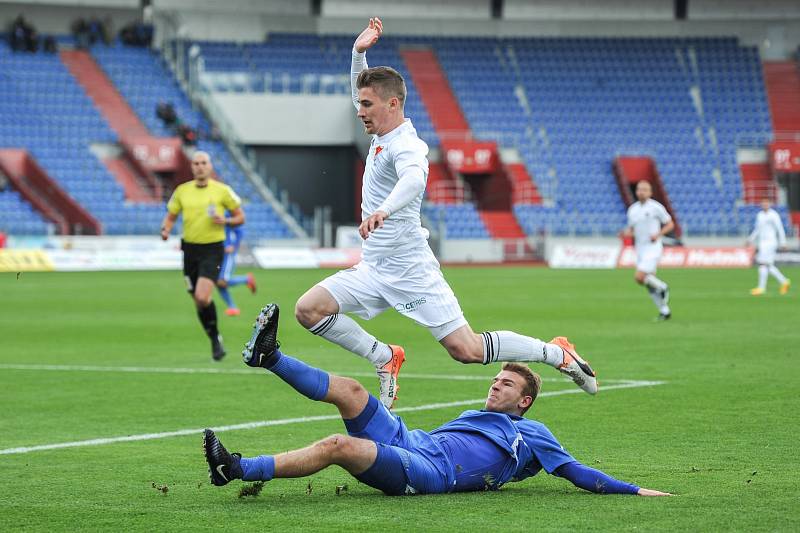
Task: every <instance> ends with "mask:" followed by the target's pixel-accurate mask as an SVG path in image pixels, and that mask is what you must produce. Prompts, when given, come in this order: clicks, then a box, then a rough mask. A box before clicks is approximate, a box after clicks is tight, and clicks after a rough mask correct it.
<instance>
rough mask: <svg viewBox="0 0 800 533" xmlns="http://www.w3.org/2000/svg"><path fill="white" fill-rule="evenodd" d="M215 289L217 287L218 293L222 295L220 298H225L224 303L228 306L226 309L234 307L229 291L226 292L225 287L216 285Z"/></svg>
mask: <svg viewBox="0 0 800 533" xmlns="http://www.w3.org/2000/svg"><path fill="white" fill-rule="evenodd" d="M217 289H219V294H220V296H222V299H223V300H225V305H227V306H228V309H231V308H233V309H235V308H236V304H235V303H233V298H232V297H231V293H230V292H228V289H226V288H225V287H217Z"/></svg>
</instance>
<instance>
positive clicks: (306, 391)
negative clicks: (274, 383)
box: [267, 348, 330, 400]
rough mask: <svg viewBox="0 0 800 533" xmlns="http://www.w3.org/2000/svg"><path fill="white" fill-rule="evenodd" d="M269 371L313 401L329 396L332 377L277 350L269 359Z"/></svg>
mask: <svg viewBox="0 0 800 533" xmlns="http://www.w3.org/2000/svg"><path fill="white" fill-rule="evenodd" d="M267 370H269V371H270V372H272V373H273V374H275V375H276V376H278V377H279V378H281V379H282V380H283V381H285V382H286V383H287V384H289V385H290V386H291V387H292V388H293V389H294V390H296V391H297V392H299V393H300V394H302V395H303V396H305V397H306V398H309V399H311V400H321V399H323V398H325V396H326V395H327V394H328V387H329V385H330V376H328V373H327V372H325V371H324V370H320V369H319V368H315V367H313V366H311V365H308V364H306V363H304V362H303V361H301V360H299V359H295V358H294V357H292V356H290V355H286V354H285V353H283V352H281V351H280V350H279V349H277V348H276V349H275V353H273V354H272V356H271V357H270V358H269V366H268V367H267Z"/></svg>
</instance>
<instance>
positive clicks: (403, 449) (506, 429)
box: [203, 304, 669, 496]
mask: <svg viewBox="0 0 800 533" xmlns="http://www.w3.org/2000/svg"><path fill="white" fill-rule="evenodd" d="M278 318H279V309H278V306H277V305H275V304H270V305H268V306H266V307H264V308H263V309H262V311H261V313H260V314H259V316H258V318H257V320H256V324H255V328H254V332H253V335H252V337H251V338H250V341H249V342H248V343H247V344H246V346H245V349H244V351H243V352H242V355H243V357H244V361H245V363H246V364H247V365H249V366H252V367H262V368H265V369H267V370H269V371H270V372H272V373H273V374H275V375H277V376H278V377H279V378H281V379H282V380H283V381H285V382H286V383H287V384H289V385H290V386H291V387H293V388H294V389H295V390H297V392H299V393H300V394H302V395H304V396H306V397H307V398H309V399H311V400H317V401H323V402H326V403H331V404H333V405H335V406H336V407H337V408H338V409H339V413H340V414H341V416H342V419H343V422H344V425H345V428H346V429H347V435H331V436H330V437H327V438H325V439H323V440H321V441H319V442H316V443H314V444H312V445H311V446H308V447H306V448H302V449H298V450H294V451H289V452H285V453H280V454H277V455H261V456H258V457H252V458H245V457H242V456H241V455H239V454H238V453H233V454H231V453H229V452H228V451H227V450H226V448H225V447H224V446H223V445H222V443H221V442H220V441H219V439H218V438H217V436H216V435H215V434H214V432H213V431H211V430H210V429H207V430H205V433H204V436H203V448H204V452H205V456H206V461H207V462H208V468H209V475H210V477H211V482H212V483H213V484H214V485H217V486H221V485H226V484H227V483H228V482H230V481H231V480H233V479H242V480H244V481H269V480H272V479H275V478H297V477H305V476H309V475H312V474H314V473H316V472H319V471H320V470H322V469H324V468H327V467H328V466H331V465H338V466H341V467H342V468H344V469H345V470H347V471H348V472H349V473H350V474H351V475H353V476H354V477H355V478H356V479H357V480H359V481H361V482H362V483H364V484H366V485H369V486H370V487H373V488H376V489H378V490H380V491H383V492H384V493H385V494H387V495H391V496H399V495H405V494H439V493H448V492H466V491H475V490H495V489H499V488H500V487H501V486H503V485H504V484H505V483H507V482H512V481H521V480H523V479H525V478H528V477H531V476H534V475H536V474H537V473H539V471H541V470H542V469H544V470H545V471H546V472H547V473H548V474H552V475H555V476H558V477H561V478H564V479H567V480H569V481H570V482H572V483H573V484H574V485H575V486H577V487H580V488H582V489H585V490H588V491H591V492H597V493H605V494H638V495H640V496H669V493H666V492H660V491H656V490H651V489H645V488H641V487H638V486H636V485H632V484H630V483H626V482H623V481H619V480H617V479H614V478H613V477H611V476H609V475H607V474H605V473H603V472H600V471H599V470H595V469H593V468H589V467H587V466H585V465H583V464H581V463H580V462H578V461H577V460H576V459H575V458H573V457H572V456H571V455H570V454H569V453H567V452H566V451H565V450H564V448H563V447H562V446H561V445H560V444H559V443H558V441H557V440H556V438H555V437H554V436H553V434H552V433H551V432H550V430H548V429H547V427H545V425H544V424H542V423H540V422H536V421H535V420H530V419H527V418H524V417H523V415H524V414H525V412H526V411H528V409H530V407H531V405H532V404H533V402H534V400H535V399H536V396H537V395H538V393H539V388H540V384H541V380H540V378H539V376H538V375H537V374H535V373H534V372H532V371H531V370H530V369H529V368H528V367H527V366H526V365H523V364H520V363H514V362H508V363H505V364H504V365H503V367H502V370H501V371H500V372H499V373H498V374H497V375H496V376H495V378H494V379H493V380H492V384H491V387H490V388H489V394H488V397H487V399H486V405H485V406H484V408H483V409H482V410H469V411H464V412H463V413H461V415H460V416H459V417H458V418H456V419H455V420H451V421H449V422H447V423H445V424H444V425H442V426H440V427H438V428H436V429H434V430H433V431H429V432H426V431H422V430H419V429H417V430H409V429H408V428H407V427H406V425H405V423H404V422H403V421H402V419H401V418H400V417H399V416H397V415H394V414H392V413H391V412H390V411H389V409H388V408H387V407H386V406H384V405H383V404H382V403H381V402H380V401H379V400H378V399H377V398H376V397H374V396H372V395H371V394H369V393H368V392H367V391H366V389H365V388H364V387H363V386H362V385H361V384H360V383H359V382H357V381H356V380H354V379H350V378H344V377H339V376H335V375H331V374H328V373H326V372H324V371H322V370H320V369H317V368H314V367H311V366H309V365H307V364H305V363H303V362H302V361H300V360H298V359H295V358H293V357H291V356H289V355H286V354H284V353H282V352H281V351H280V349H279V346H278V343H277V340H276V339H277V334H278Z"/></svg>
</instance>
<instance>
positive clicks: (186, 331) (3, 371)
mask: <svg viewBox="0 0 800 533" xmlns="http://www.w3.org/2000/svg"><path fill="white" fill-rule="evenodd" d="M785 273H786V274H787V275H789V276H790V277H793V278H794V279H795V280H797V281H798V282H800V269H786V270H785ZM327 274H329V272H328V271H321V270H313V271H311V270H310V271H296V270H291V271H257V272H256V276H257V278H258V281H259V283H260V291H259V294H258V295H257V296H256V297H253V296H251V295H250V294H249V293H247V291H246V290H238V291H236V293H235V297H236V299H237V301H238V303H239V306H240V307H241V309H242V316H240V317H238V318H229V317H226V316H224V315H221V316H220V322H221V330H222V332H223V335H224V336H225V341H226V345H227V348H228V352H229V355H228V357H227V358H226V359H225V360H224V361H222V362H221V363H212V361H211V359H210V351H209V346H208V342H207V340H206V338H205V336H204V335H203V334H202V331H201V329H200V325H199V323H198V322H197V318H196V316H195V314H194V311H193V308H192V304H191V301H190V300H189V298H188V297H187V296H186V295H185V292H184V291H183V283H182V280H181V276H180V274H179V273H177V272H153V273H74V274H68V273H46V274H33V273H24V274H22V275H21V276H20V277H19V279H17V277H16V276H15V275H14V274H2V275H0V294H2V306H1V308H0V329H1V330H2V343H0V405H2V406H3V414H2V417H0V452H2V453H0V471H1V472H2V480H3V484H2V485H3V495H2V497H0V501H2V512H1V513H0V530H2V531H12V530H48V531H54V530H70V531H72V530H81V529H91V530H98V529H104V530H117V531H118V530H154V529H160V530H164V531H175V530H199V529H230V530H264V529H274V530H301V529H302V530H339V531H345V530H346V531H351V530H390V531H412V530H413V531H425V530H459V531H470V530H477V529H485V528H487V527H493V528H498V529H500V530H502V531H532V530H535V529H537V530H539V529H543V530H570V531H574V530H587V529H596V530H608V531H625V530H634V529H635V530H646V531H651V530H693V531H712V530H740V531H756V530H771V531H797V530H799V529H800V512H799V511H798V510H797V497H798V488H797V487H798V484H797V479H798V477H799V476H800V466H798V463H797V461H796V459H795V458H796V455H797V454H796V450H797V447H796V442H797V435H798V430H797V422H798V419H800V415H798V412H800V410H799V409H798V407H800V402H798V399H797V391H798V382H799V381H800V370H798V369H799V368H800V366H798V364H797V356H798V352H799V351H800V350H798V346H799V345H800V329H798V319H799V318H800V303H798V294H800V283H798V284H797V286H796V287H795V289H794V291H793V292H791V293H790V294H789V295H787V296H783V297H780V296H778V295H777V289H776V287H775V285H774V282H771V283H772V284H771V286H770V292H769V294H768V295H767V296H765V297H761V298H753V297H751V296H749V294H748V289H749V288H750V287H751V286H752V285H753V284H754V282H755V278H756V273H755V272H754V271H753V270H725V271H723V270H695V271H688V270H664V271H662V276H663V278H664V279H665V280H666V281H667V282H669V283H670V285H671V287H672V306H673V316H674V318H673V320H672V321H670V322H667V323H654V322H653V321H652V319H653V318H654V316H655V315H656V312H655V308H654V307H653V305H652V303H651V302H650V300H649V298H648V296H647V293H646V292H645V291H644V290H643V289H641V288H639V287H637V286H635V285H634V283H633V281H632V279H631V278H632V273H631V272H630V271H555V270H547V269H541V268H496V269H493V268H450V269H446V271H445V275H446V277H447V278H448V280H449V281H450V283H451V285H452V286H453V289H454V290H455V292H456V294H457V295H458V296H459V299H460V301H461V304H462V307H463V308H464V311H465V314H466V316H467V318H468V319H469V320H470V323H471V325H472V326H473V328H474V329H475V330H476V331H481V330H491V329H510V330H515V331H518V332H520V333H525V334H529V335H532V336H536V337H540V338H543V339H550V338H551V337H553V336H555V335H567V336H569V337H570V339H571V340H572V341H573V342H575V343H576V345H577V347H578V350H579V351H580V352H581V353H582V354H583V355H584V356H585V357H586V358H587V359H589V360H590V361H591V362H592V364H593V366H594V368H595V369H596V370H597V372H598V377H599V379H600V383H601V385H600V386H601V389H600V393H599V394H598V395H597V396H596V397H590V396H588V395H586V394H583V393H581V394H571V393H567V394H560V393H558V391H562V390H563V391H567V390H570V391H571V390H572V389H574V388H575V387H574V386H573V385H572V384H571V383H569V382H565V381H563V380H561V379H560V378H559V375H558V374H557V373H556V372H555V371H554V370H553V369H551V368H549V367H545V366H541V365H537V366H535V369H536V370H537V371H539V372H540V373H541V375H542V376H543V377H544V378H545V379H546V381H545V383H544V392H546V393H556V394H552V395H547V396H544V397H542V398H540V399H539V400H538V401H537V402H536V404H535V405H534V408H533V409H532V411H531V412H530V413H529V416H531V417H533V418H536V419H538V420H541V421H542V422H544V423H546V424H547V425H548V426H549V427H550V429H551V430H552V431H553V433H554V434H555V435H556V437H558V438H559V440H560V441H561V443H562V444H563V445H564V446H565V447H566V448H567V450H569V451H570V452H571V453H572V454H573V455H574V456H575V457H576V458H577V459H578V460H580V461H582V462H584V463H586V464H588V465H590V466H594V467H597V468H600V469H602V470H604V471H606V472H607V473H609V474H611V475H614V476H616V477H618V478H621V479H624V480H626V481H630V482H633V483H637V484H639V485H642V486H645V487H648V488H654V489H661V490H666V491H670V492H674V493H676V494H677V496H675V497H673V498H640V497H632V496H598V495H593V494H589V493H586V492H583V491H580V490H579V489H576V488H574V487H573V486H572V485H571V484H569V483H568V482H566V481H564V480H561V479H558V478H554V477H551V476H547V475H546V474H543V473H542V474H540V475H538V476H536V477H534V478H530V479H528V480H526V481H524V482H522V483H509V484H508V485H506V486H505V487H504V488H503V489H502V490H500V491H497V492H482V493H469V494H454V495H439V496H417V497H405V498H389V497H386V496H383V495H382V494H380V493H379V492H377V491H375V490H373V489H370V488H369V487H366V486H364V485H361V484H359V483H358V482H356V481H355V480H354V479H352V478H351V477H350V476H349V475H348V474H347V473H346V472H344V471H343V470H341V469H339V468H335V467H334V468H331V469H328V470H326V471H323V472H321V473H319V474H317V475H315V476H313V477H311V478H307V479H298V480H275V481H272V482H270V483H267V484H266V485H265V486H264V487H263V490H262V491H261V492H260V494H258V495H257V496H245V497H241V498H240V497H239V492H240V490H241V489H242V487H244V485H243V484H241V483H238V482H234V483H231V484H230V485H228V486H226V487H224V488H217V487H213V486H211V485H210V484H209V482H208V476H207V472H206V466H205V462H204V460H203V457H202V452H201V433H200V431H199V430H201V429H202V428H204V427H222V426H234V425H237V424H247V423H250V422H261V421H276V420H284V419H294V418H302V417H309V416H326V415H335V414H336V412H335V409H334V408H333V407H332V406H328V405H325V404H321V403H315V402H311V401H308V400H306V399H304V398H302V397H300V396H299V395H298V394H296V393H295V392H294V391H292V390H291V389H290V388H289V387H288V386H286V385H285V384H284V383H282V382H281V381H279V380H278V379H277V378H275V377H274V376H270V375H268V374H266V373H263V372H260V371H257V370H250V369H247V368H246V367H245V366H244V365H243V364H242V363H241V360H240V358H239V356H238V352H239V350H240V348H241V345H242V344H243V343H244V341H245V340H246V339H247V338H248V337H249V335H250V328H251V324H252V320H253V318H254V317H255V315H256V313H257V312H258V309H259V308H260V306H261V305H263V304H264V303H266V302H268V301H275V302H278V303H279V304H280V305H281V306H282V308H283V317H282V322H281V334H280V338H281V341H282V343H283V348H284V350H285V351H286V352H287V353H289V354H293V355H296V356H298V357H300V358H302V359H304V360H306V361H308V362H309V363H311V364H314V365H317V366H320V367H322V368H325V369H327V370H330V371H334V372H341V373H346V374H349V375H354V376H356V377H358V378H359V379H360V380H361V381H362V383H364V384H365V385H366V386H367V387H368V388H369V389H370V390H373V391H375V390H376V389H377V381H376V379H375V378H374V377H370V373H371V367H370V365H369V364H368V363H367V362H366V361H364V360H362V359H360V358H357V357H355V356H353V355H351V354H349V353H347V352H345V351H343V350H341V349H339V348H338V347H335V346H333V345H331V344H328V343H327V342H325V341H324V340H322V339H320V338H318V337H315V336H313V335H311V334H310V333H308V332H306V331H304V330H303V329H302V328H301V327H300V326H298V325H297V324H296V323H295V322H294V320H293V317H292V310H293V306H294V302H295V301H296V299H297V298H298V297H299V296H300V295H301V294H302V293H303V292H304V291H305V290H306V289H307V288H308V287H310V286H311V285H312V284H314V283H315V282H317V281H318V280H320V279H322V278H323V277H325V276H326V275H327ZM218 308H219V309H221V308H222V307H221V302H220V301H219V300H218ZM367 327H368V329H369V330H370V331H371V332H373V333H375V334H376V335H377V336H378V337H379V338H382V339H384V340H386V341H388V342H392V343H399V344H403V345H404V346H405V348H406V352H407V354H408V360H407V362H406V366H404V368H403V374H401V380H402V381H401V383H402V390H401V392H400V399H399V401H398V403H397V407H398V408H411V407H422V406H428V405H430V404H434V403H447V402H456V401H469V400H479V399H480V398H482V397H485V394H486V391H487V388H488V384H489V379H490V378H491V376H493V375H494V372H495V371H496V370H497V368H496V367H483V366H480V365H473V366H464V365H459V364H458V363H456V362H455V361H452V360H451V359H450V358H449V357H448V356H447V354H446V352H445V351H444V350H443V349H442V348H441V347H440V346H439V345H438V344H437V343H436V342H435V341H434V340H433V338H432V337H431V336H430V334H429V333H428V332H427V331H426V330H425V329H423V328H420V327H418V326H416V325H414V324H413V323H411V322H409V321H408V320H407V319H405V318H403V317H401V316H400V315H398V314H397V313H395V312H394V311H388V312H387V313H385V314H384V315H382V316H380V317H378V318H376V319H375V320H373V321H371V322H369V323H368V324H367ZM108 367H111V368H108ZM165 369H177V370H174V371H173V370H165ZM123 370H124V371H123ZM190 370H192V371H193V372H190ZM404 375H407V376H408V377H406V378H404V377H403V376H404ZM453 376H457V379H456V378H454V377H453ZM482 378H485V379H482ZM615 380H642V381H664V382H666V383H665V384H663V385H657V386H644V387H638V388H629V389H619V390H611V389H610V385H613V384H615V383H618V382H617V381H615ZM604 385H606V386H609V389H607V390H604V388H603V387H604ZM470 407H479V404H477V403H476V404H472V405H469V406H454V407H444V408H436V409H423V410H416V411H414V410H410V411H406V412H405V413H403V418H404V419H405V421H406V423H407V424H408V425H409V426H410V427H412V428H415V427H419V428H424V429H432V428H434V427H436V426H438V425H439V424H441V423H442V422H444V421H446V420H448V419H449V418H452V417H455V416H457V415H458V414H459V413H460V412H461V411H462V410H463V409H465V408H470ZM193 429H197V430H198V431H197V432H190V434H181V433H178V434H177V435H175V436H165V435H163V433H168V432H180V431H181V430H193ZM341 431H343V427H342V424H341V422H340V421H338V420H334V419H330V420H322V421H317V422H294V423H285V424H279V425H261V426H257V427H252V428H249V429H238V430H228V431H221V432H220V436H221V438H222V440H223V442H224V443H225V444H226V445H227V446H228V448H229V449H231V450H233V451H240V452H242V453H244V454H245V455H257V454H261V453H275V452H280V451H284V450H288V449H292V448H296V447H300V446H304V445H307V444H309V443H311V442H312V441H314V440H317V439H320V438H322V437H324V436H326V435H328V434H331V433H334V432H341ZM148 434H149V435H150V438H144V439H143V440H133V441H122V442H117V441H111V442H108V441H103V442H105V443H104V444H98V445H91V446H87V445H83V444H85V443H84V442H83V441H89V440H92V439H104V438H108V439H114V438H118V437H125V436H140V435H148ZM153 437H160V438H153ZM58 443H80V445H70V446H68V447H64V448H60V449H39V450H33V451H28V452H27V453H7V452H8V451H9V450H11V449H12V448H25V447H34V446H43V445H52V444H58ZM254 492H256V491H254Z"/></svg>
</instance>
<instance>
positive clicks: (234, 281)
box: [228, 276, 247, 287]
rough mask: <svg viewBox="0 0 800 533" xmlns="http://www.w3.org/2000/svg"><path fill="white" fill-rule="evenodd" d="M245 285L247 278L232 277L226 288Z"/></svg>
mask: <svg viewBox="0 0 800 533" xmlns="http://www.w3.org/2000/svg"><path fill="white" fill-rule="evenodd" d="M245 283H247V276H232V277H231V279H229V280H228V287H235V286H237V285H244V284H245Z"/></svg>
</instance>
